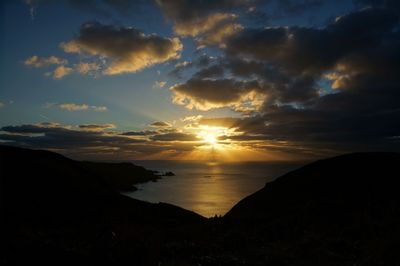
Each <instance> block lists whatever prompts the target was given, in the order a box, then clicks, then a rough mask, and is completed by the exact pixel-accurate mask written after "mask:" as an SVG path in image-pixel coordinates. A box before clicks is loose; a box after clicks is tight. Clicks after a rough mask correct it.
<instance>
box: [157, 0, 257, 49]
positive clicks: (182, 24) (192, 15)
mask: <svg viewBox="0 0 400 266" xmlns="http://www.w3.org/2000/svg"><path fill="white" fill-rule="evenodd" d="M250 2H253V1H241V0H233V1H224V0H216V1H197V0H196V1H189V0H183V1H179V0H172V1H169V0H168V1H166V0H158V1H157V4H158V5H159V6H160V8H161V10H162V11H163V12H164V14H165V16H166V17H167V18H168V19H170V20H172V22H173V23H174V32H175V34H177V35H179V36H185V37H198V39H197V41H198V46H199V47H202V46H205V45H219V46H223V45H224V42H225V39H227V38H228V37H230V36H232V35H234V34H236V33H237V32H238V31H240V30H241V29H242V26H241V25H240V24H239V23H237V22H236V19H237V15H236V14H234V13H231V12H229V10H232V9H234V8H238V7H245V6H248V5H249V4H250Z"/></svg>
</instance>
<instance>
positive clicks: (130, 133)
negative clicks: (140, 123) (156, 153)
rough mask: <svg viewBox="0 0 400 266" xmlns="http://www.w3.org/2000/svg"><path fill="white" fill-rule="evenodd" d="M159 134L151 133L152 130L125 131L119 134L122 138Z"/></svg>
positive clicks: (156, 132)
mask: <svg viewBox="0 0 400 266" xmlns="http://www.w3.org/2000/svg"><path fill="white" fill-rule="evenodd" d="M156 134H159V132H158V131H153V130H142V131H127V132H123V133H121V135H123V136H150V135H156Z"/></svg>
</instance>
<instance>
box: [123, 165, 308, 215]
mask: <svg viewBox="0 0 400 266" xmlns="http://www.w3.org/2000/svg"><path fill="white" fill-rule="evenodd" d="M133 163H135V164H137V165H141V166H144V167H146V168H147V169H151V170H157V171H161V172H166V171H172V172H173V173H174V174H175V176H166V177H163V178H162V179H161V180H158V181H157V182H148V183H144V184H139V185H137V187H138V188H139V190H137V191H135V192H130V193H125V195H127V196H130V197H132V198H135V199H140V200H144V201H149V202H155V203H157V202H166V203H171V204H174V205H177V206H180V207H182V208H185V209H188V210H192V211H194V212H197V213H199V214H201V215H203V216H205V217H212V216H214V215H224V214H225V213H226V212H228V211H229V210H230V209H231V208H232V207H233V206H234V205H235V204H236V203H237V202H238V201H240V200H241V199H243V198H244V197H246V196H248V195H250V194H252V193H254V192H256V191H257V190H259V189H261V188H263V187H264V185H265V184H266V183H267V182H270V181H272V180H274V179H275V178H277V177H279V176H281V175H283V174H285V173H287V172H289V171H291V170H294V169H296V168H298V167H300V166H301V165H303V164H302V163H265V162H245V163H244V162H243V163H217V162H204V161H201V162H200V161H195V162H194V161H135V162H133Z"/></svg>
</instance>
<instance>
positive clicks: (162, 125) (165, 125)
mask: <svg viewBox="0 0 400 266" xmlns="http://www.w3.org/2000/svg"><path fill="white" fill-rule="evenodd" d="M150 126H152V127H171V124H170V123H167V122H163V121H157V122H154V123H151V124H150Z"/></svg>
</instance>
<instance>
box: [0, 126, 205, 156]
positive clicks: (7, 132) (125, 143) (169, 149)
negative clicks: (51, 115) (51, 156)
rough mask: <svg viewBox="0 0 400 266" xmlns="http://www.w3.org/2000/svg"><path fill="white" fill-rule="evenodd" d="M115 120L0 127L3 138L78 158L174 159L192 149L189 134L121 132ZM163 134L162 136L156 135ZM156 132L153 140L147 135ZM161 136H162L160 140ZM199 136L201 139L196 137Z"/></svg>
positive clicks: (1, 138)
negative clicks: (102, 122) (110, 121)
mask: <svg viewBox="0 0 400 266" xmlns="http://www.w3.org/2000/svg"><path fill="white" fill-rule="evenodd" d="M113 126H114V125H113V124H84V125H79V126H76V127H75V126H63V125H60V124H58V123H40V124H27V125H20V126H6V127H2V128H0V141H1V142H3V143H7V145H15V146H20V147H26V148H33V149H48V150H53V151H56V152H59V153H62V154H64V155H66V156H70V157H72V158H77V159H84V160H88V159H114V160H115V159H117V160H118V159H120V160H126V159H127V158H129V159H133V158H135V159H173V158H175V156H177V158H181V156H184V155H185V154H188V153H190V152H192V151H193V150H194V149H195V148H196V146H195V145H194V144H193V143H192V142H190V140H192V139H195V137H194V136H192V135H190V134H187V135H185V134H175V133H159V132H158V131H152V132H151V131H142V132H134V131H132V132H123V133H121V132H118V131H112V129H113ZM156 135H160V137H156ZM152 136H154V139H155V140H154V141H152V140H151V139H149V138H148V137H152ZM158 139H159V140H158ZM195 140H198V139H195Z"/></svg>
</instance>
